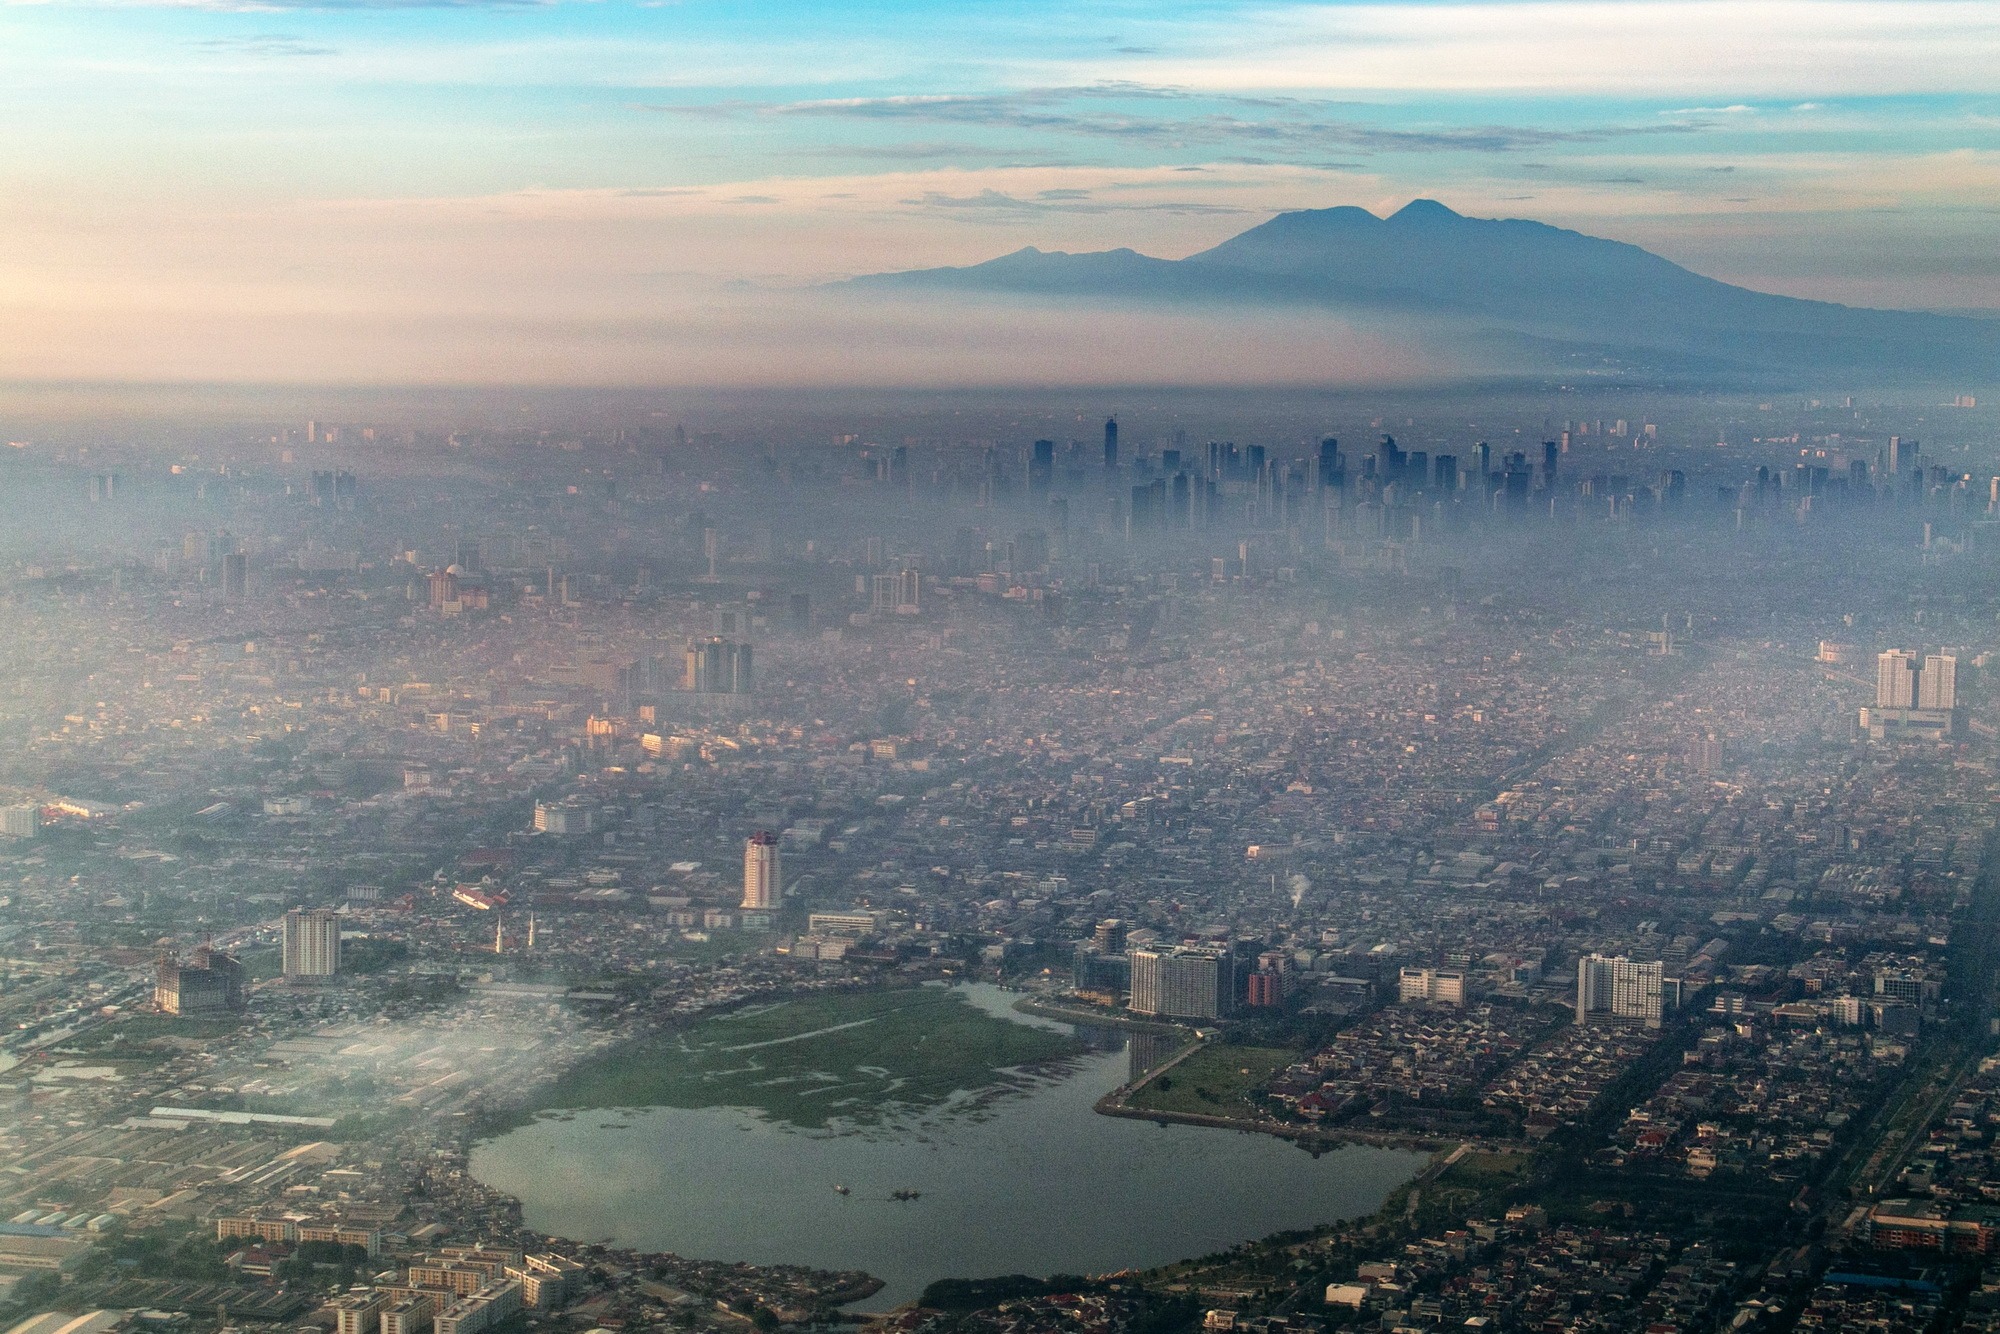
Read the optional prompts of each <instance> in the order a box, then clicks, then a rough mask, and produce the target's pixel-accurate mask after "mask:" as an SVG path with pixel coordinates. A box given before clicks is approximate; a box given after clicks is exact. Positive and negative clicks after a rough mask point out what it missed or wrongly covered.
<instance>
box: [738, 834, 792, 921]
mask: <svg viewBox="0 0 2000 1334" xmlns="http://www.w3.org/2000/svg"><path fill="white" fill-rule="evenodd" d="M783 890H784V886H783V885H782V884H780V883H779V880H778V836H777V835H776V834H771V833H767V832H764V831H762V830H759V831H758V832H757V833H754V834H752V835H751V836H750V838H749V840H748V841H747V842H745V843H744V845H743V906H744V907H745V908H754V909H758V910H760V911H763V912H769V911H771V910H772V909H774V908H776V907H777V906H778V895H779V894H780V893H782V892H783Z"/></svg>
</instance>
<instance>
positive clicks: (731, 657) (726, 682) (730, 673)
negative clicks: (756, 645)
mask: <svg viewBox="0 0 2000 1334" xmlns="http://www.w3.org/2000/svg"><path fill="white" fill-rule="evenodd" d="M754 684H755V678H754V674H753V669H752V663H751V652H750V646H749V645H748V644H739V643H737V642H735V641H734V640H728V639H723V638H721V637H719V636H716V637H711V638H708V639H703V640H698V641H696V642H694V643H691V644H689V645H688V646H687V653H686V657H685V667H684V669H683V671H682V673H681V689H683V690H691V691H694V692H696V693H697V694H704V695H747V694H749V693H750V691H751V688H752V686H753V685H754Z"/></svg>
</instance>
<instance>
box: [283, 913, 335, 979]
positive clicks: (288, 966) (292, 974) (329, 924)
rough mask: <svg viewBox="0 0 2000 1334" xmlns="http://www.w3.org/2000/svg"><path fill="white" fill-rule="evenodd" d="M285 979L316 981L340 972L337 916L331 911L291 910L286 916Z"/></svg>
mask: <svg viewBox="0 0 2000 1334" xmlns="http://www.w3.org/2000/svg"><path fill="white" fill-rule="evenodd" d="M284 945H285V949H284V953H285V977H286V979H287V980H289V981H301V982H303V981H317V980H323V979H325V978H329V977H332V976H334V975H335V974H336V973H338V972H339V971H340V914H339V913H337V912H335V911H333V909H331V908H309V909H308V908H294V909H292V910H291V911H290V912H288V913H286V914H285V941H284Z"/></svg>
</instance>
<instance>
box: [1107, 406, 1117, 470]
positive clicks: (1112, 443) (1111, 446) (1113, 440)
mask: <svg viewBox="0 0 2000 1334" xmlns="http://www.w3.org/2000/svg"><path fill="white" fill-rule="evenodd" d="M1117 469H1118V419H1117V418H1116V417H1106V418H1105V419H1104V470H1105V471H1106V472H1116V471H1117Z"/></svg>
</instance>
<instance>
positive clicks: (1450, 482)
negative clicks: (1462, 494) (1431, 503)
mask: <svg viewBox="0 0 2000 1334" xmlns="http://www.w3.org/2000/svg"><path fill="white" fill-rule="evenodd" d="M1431 471H1432V472H1433V473H1434V474H1435V477H1434V478H1433V481H1432V485H1434V486H1435V487H1437V489H1438V490H1440V491H1456V490H1458V456H1457V455H1456V454H1440V455H1438V456H1437V457H1436V458H1434V459H1432V460H1431Z"/></svg>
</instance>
